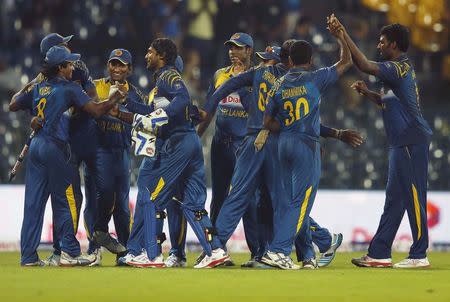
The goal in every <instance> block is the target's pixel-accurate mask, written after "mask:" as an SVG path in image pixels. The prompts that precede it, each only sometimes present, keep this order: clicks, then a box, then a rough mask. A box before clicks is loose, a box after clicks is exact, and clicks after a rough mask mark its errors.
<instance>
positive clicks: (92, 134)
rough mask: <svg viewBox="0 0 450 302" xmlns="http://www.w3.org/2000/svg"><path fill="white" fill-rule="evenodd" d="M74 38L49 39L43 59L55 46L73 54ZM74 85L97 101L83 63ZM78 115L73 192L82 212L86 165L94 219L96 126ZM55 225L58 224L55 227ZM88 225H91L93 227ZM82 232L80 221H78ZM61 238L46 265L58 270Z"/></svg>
mask: <svg viewBox="0 0 450 302" xmlns="http://www.w3.org/2000/svg"><path fill="white" fill-rule="evenodd" d="M72 38H73V36H72V35H71V36H67V37H63V36H61V35H59V34H57V33H51V34H48V35H47V36H45V37H44V38H43V39H42V41H41V43H40V52H41V55H42V58H44V57H45V55H46V53H47V51H48V50H49V49H50V48H51V47H52V46H57V45H60V46H64V47H66V48H67V49H69V50H70V48H69V45H68V43H69V42H70V41H71V40H72ZM43 80H45V77H44V76H43V75H42V74H39V75H38V76H37V77H36V79H34V80H33V81H32V82H30V83H29V86H28V89H31V88H32V87H33V85H35V84H36V83H40V82H42V81H43ZM72 81H73V82H75V83H77V84H79V85H81V87H82V88H83V90H84V91H85V92H86V94H87V95H89V96H90V97H91V98H96V97H97V93H96V90H95V86H94V83H93V81H92V79H91V77H90V75H89V70H88V68H87V67H86V64H84V62H83V61H82V60H79V61H76V62H74V71H73V74H72ZM11 105H12V106H10V107H11V108H10V110H12V111H15V110H18V109H17V108H14V102H12V103H11ZM74 111H75V114H72V117H71V120H70V127H69V144H70V145H71V156H70V162H71V163H72V166H73V173H74V180H73V191H74V196H75V202H76V206H77V212H78V213H79V212H80V210H81V204H82V200H83V195H82V193H81V180H80V174H79V168H80V166H81V164H82V163H83V166H84V183H85V197H86V205H85V210H84V214H85V217H90V216H93V215H95V202H94V200H95V195H96V191H95V184H94V179H93V177H91V176H92V175H94V171H95V169H94V168H95V166H94V158H95V147H96V143H97V140H96V125H95V121H94V119H93V118H92V117H91V116H90V115H89V114H87V113H86V112H84V111H82V110H74ZM38 120H39V118H37V117H34V118H33V120H32V124H33V123H35V122H36V121H38ZM40 123H41V122H40V121H38V122H37V124H36V127H39V128H40V127H41V126H42V125H40ZM53 224H54V225H55V223H53ZM85 224H86V225H89V223H86V219H85ZM77 229H78V221H77ZM59 242H60V236H59V234H58V233H57V231H56V230H55V229H54V230H53V247H54V251H53V253H52V254H51V255H50V256H49V257H48V258H47V259H46V261H45V263H46V264H47V265H50V266H58V265H59V258H60V254H61V249H60V246H59Z"/></svg>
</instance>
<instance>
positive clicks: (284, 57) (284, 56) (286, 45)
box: [280, 39, 297, 63]
mask: <svg viewBox="0 0 450 302" xmlns="http://www.w3.org/2000/svg"><path fill="white" fill-rule="evenodd" d="M295 41H297V40H295V39H289V40H286V41H284V42H283V45H281V51H280V60H281V63H288V62H289V50H290V49H291V45H292V44H294V42H295Z"/></svg>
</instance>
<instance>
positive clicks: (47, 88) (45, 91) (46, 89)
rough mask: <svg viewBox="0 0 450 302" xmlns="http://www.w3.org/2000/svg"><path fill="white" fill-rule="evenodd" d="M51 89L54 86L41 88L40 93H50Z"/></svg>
mask: <svg viewBox="0 0 450 302" xmlns="http://www.w3.org/2000/svg"><path fill="white" fill-rule="evenodd" d="M51 91H52V88H51V87H49V86H45V87H41V88H39V94H40V95H49V94H50V92H51Z"/></svg>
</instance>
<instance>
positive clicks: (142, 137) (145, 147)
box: [131, 128, 156, 157]
mask: <svg viewBox="0 0 450 302" xmlns="http://www.w3.org/2000/svg"><path fill="white" fill-rule="evenodd" d="M131 140H132V141H133V144H134V154H135V155H137V156H139V155H142V156H148V157H154V156H155V154H156V144H155V142H156V136H155V135H154V134H153V133H146V132H142V131H138V130H136V129H134V128H133V130H132V131H131Z"/></svg>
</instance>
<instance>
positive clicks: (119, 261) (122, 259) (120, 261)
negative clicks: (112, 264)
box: [117, 253, 136, 266]
mask: <svg viewBox="0 0 450 302" xmlns="http://www.w3.org/2000/svg"><path fill="white" fill-rule="evenodd" d="M135 257H136V256H135V255H133V254H130V253H128V254H126V255H125V256H122V257H120V258H119V259H117V266H130V265H129V264H128V262H131V261H133V259H134V258H135Z"/></svg>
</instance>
